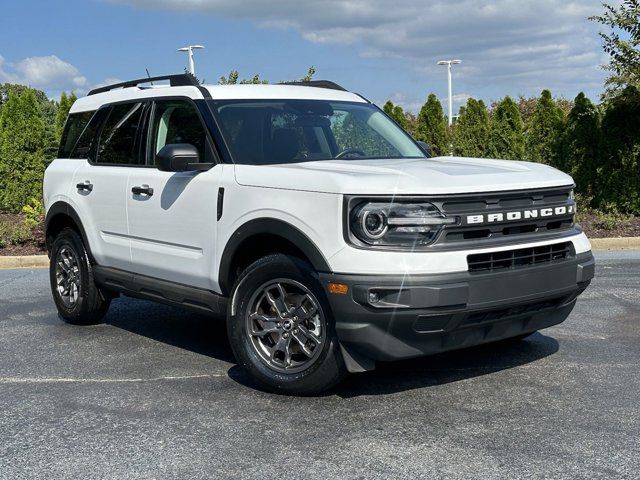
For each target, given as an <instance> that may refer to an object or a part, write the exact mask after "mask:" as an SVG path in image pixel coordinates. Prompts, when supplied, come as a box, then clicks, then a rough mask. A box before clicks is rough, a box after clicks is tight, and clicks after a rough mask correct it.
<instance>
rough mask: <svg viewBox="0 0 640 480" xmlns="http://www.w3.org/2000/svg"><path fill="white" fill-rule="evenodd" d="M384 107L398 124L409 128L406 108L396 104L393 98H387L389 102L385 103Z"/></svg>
mask: <svg viewBox="0 0 640 480" xmlns="http://www.w3.org/2000/svg"><path fill="white" fill-rule="evenodd" d="M382 109H383V110H384V111H385V113H386V114H387V115H389V116H390V117H391V118H393V119H394V120H395V121H396V123H397V124H398V125H400V126H401V127H402V128H403V129H404V130H406V129H407V125H408V121H407V117H406V116H405V113H404V110H403V109H402V107H401V106H400V105H394V104H393V102H392V101H391V100H387V103H385V104H384V106H383V107H382Z"/></svg>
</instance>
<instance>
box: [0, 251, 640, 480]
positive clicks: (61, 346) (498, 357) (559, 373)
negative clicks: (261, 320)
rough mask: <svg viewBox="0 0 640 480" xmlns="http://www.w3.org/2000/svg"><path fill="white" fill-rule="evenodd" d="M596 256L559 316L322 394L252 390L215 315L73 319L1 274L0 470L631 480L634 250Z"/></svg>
mask: <svg viewBox="0 0 640 480" xmlns="http://www.w3.org/2000/svg"><path fill="white" fill-rule="evenodd" d="M596 258H597V262H598V266H597V272H596V279H595V280H594V282H593V283H592V285H591V287H590V288H589V289H588V290H587V291H586V292H585V293H584V294H583V296H582V297H581V298H580V300H579V302H578V305H577V307H576V308H575V310H574V311H573V313H572V315H571V316H570V318H569V319H568V320H567V321H566V322H564V323H563V324H561V325H559V326H557V327H554V328H551V329H548V330H545V331H543V332H541V333H537V334H535V335H533V336H532V337H530V338H528V339H527V340H524V341H522V342H519V343H516V344H501V345H493V346H485V347H479V348H474V349H470V350H466V351H461V352H453V353H448V354H443V355H439V356H437V357H431V358H422V359H417V360H411V361H405V362H400V363H395V364H389V365H381V366H380V368H379V369H378V370H376V371H374V372H369V373H366V374H360V375H354V376H350V377H349V378H347V380H346V381H345V382H344V383H343V384H342V385H341V386H339V387H338V388H337V389H336V390H334V391H332V392H330V393H329V394H327V395H326V396H322V397H316V398H294V397H283V396H277V395H271V394H266V393H262V392H260V391H257V390H255V389H253V388H252V386H251V384H250V383H249V380H248V378H247V377H246V376H245V375H244V374H243V372H242V371H240V370H239V369H238V367H236V366H235V364H234V361H233V357H232V356H231V353H230V349H229V346H228V344H227V341H226V336H225V335H226V334H225V330H224V327H223V325H222V324H221V323H216V322H212V321H211V320H210V319H207V318H205V317H199V316H194V315H192V314H189V313H186V312H184V311H182V310H179V309H177V308H171V307H166V306H162V305H156V304H152V303H149V302H145V301H141V300H133V299H128V298H120V299H118V300H116V301H114V303H113V304H112V308H111V310H110V312H109V314H108V316H107V323H106V324H105V325H100V326H92V327H76V326H70V325H66V324H65V323H63V322H62V321H61V320H60V319H59V318H58V317H57V315H56V313H55V308H54V305H53V302H52V300H51V295H50V292H49V286H48V281H47V275H48V274H47V271H46V270H43V269H35V270H4V271H0V478H2V479H16V478H29V479H31V478H46V479H59V478H60V479H62V478H65V479H69V478H83V479H88V478H103V479H106V478H113V479H116V478H117V479H125V478H136V479H140V478H181V479H195V478H212V479H213V478H215V479H222V478H234V479H241V478H265V479H266V478H307V479H324V478H349V479H352V478H366V479H369V478H385V479H386V478H543V477H549V478H585V477H589V478H638V477H639V476H640V372H639V370H640V252H616V253H600V254H598V255H597V257H596Z"/></svg>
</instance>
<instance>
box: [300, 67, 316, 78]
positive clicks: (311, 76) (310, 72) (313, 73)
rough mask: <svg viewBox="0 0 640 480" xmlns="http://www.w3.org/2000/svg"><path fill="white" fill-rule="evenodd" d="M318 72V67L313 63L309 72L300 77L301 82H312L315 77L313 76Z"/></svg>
mask: <svg viewBox="0 0 640 480" xmlns="http://www.w3.org/2000/svg"><path fill="white" fill-rule="evenodd" d="M315 74H316V67H314V66H313V65H311V66H310V67H309V70H307V74H306V75H305V76H304V77H302V78H301V79H300V81H301V82H310V81H311V80H312V79H313V76H314V75H315Z"/></svg>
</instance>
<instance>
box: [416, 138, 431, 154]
mask: <svg viewBox="0 0 640 480" xmlns="http://www.w3.org/2000/svg"><path fill="white" fill-rule="evenodd" d="M416 143H417V144H418V146H419V147H420V148H421V149H422V151H423V152H424V153H426V154H427V155H429V156H430V157H432V156H433V153H432V152H431V147H430V146H429V144H428V143H427V142H422V141H420V140H416Z"/></svg>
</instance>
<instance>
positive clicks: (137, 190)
mask: <svg viewBox="0 0 640 480" xmlns="http://www.w3.org/2000/svg"><path fill="white" fill-rule="evenodd" d="M131 193H133V194H134V195H146V196H147V197H150V196H152V195H153V188H151V187H150V186H148V185H143V186H142V187H131Z"/></svg>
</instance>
